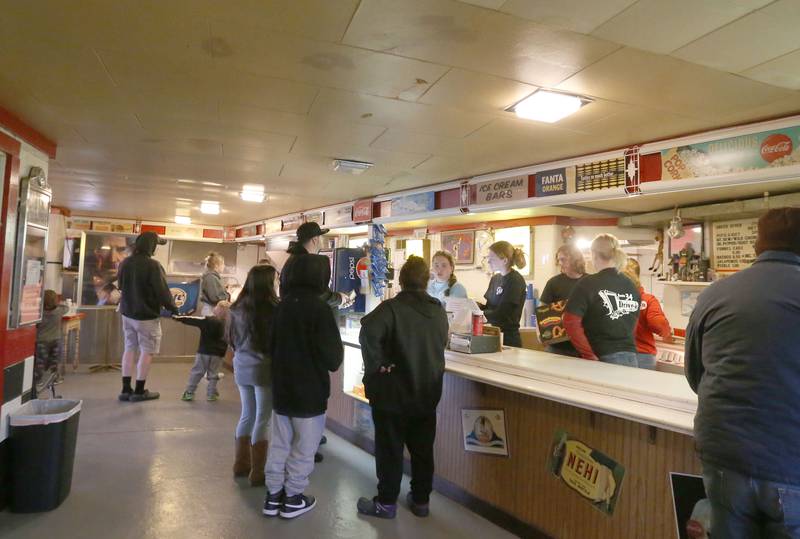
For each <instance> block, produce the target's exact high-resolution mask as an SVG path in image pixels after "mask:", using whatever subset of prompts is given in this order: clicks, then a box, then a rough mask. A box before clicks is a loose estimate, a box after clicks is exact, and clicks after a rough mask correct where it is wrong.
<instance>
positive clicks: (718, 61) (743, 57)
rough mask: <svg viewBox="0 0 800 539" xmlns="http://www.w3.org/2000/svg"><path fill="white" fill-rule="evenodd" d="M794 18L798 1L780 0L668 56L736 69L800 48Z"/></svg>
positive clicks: (797, 15)
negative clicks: (747, 37) (744, 37)
mask: <svg viewBox="0 0 800 539" xmlns="http://www.w3.org/2000/svg"><path fill="white" fill-rule="evenodd" d="M798 21H800V2H798V1H797V0H780V1H778V2H775V3H774V4H770V5H769V6H767V7H765V8H763V9H761V10H759V11H756V12H754V13H751V14H750V15H747V16H745V17H742V18H741V19H739V20H736V21H734V22H732V23H731V24H729V25H727V26H723V27H722V28H720V29H719V30H716V31H714V32H712V33H710V34H708V35H706V36H703V37H701V38H700V39H698V40H697V41H694V42H692V43H689V44H688V45H687V46H685V47H682V48H680V49H678V50H677V51H675V52H674V53H672V56H675V57H677V58H682V59H684V60H687V61H689V62H694V63H696V64H702V65H705V66H708V67H712V68H714V69H719V70H722V71H730V72H731V73H738V72H740V71H744V70H745V69H747V68H750V67H753V66H758V65H759V64H762V63H764V62H767V61H769V60H772V59H774V58H776V57H778V56H782V55H784V54H786V53H788V52H791V51H793V50H796V49H798V48H800V33H798V31H797V23H798ZM742 36H758V39H753V40H750V39H742Z"/></svg>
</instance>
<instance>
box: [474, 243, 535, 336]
mask: <svg viewBox="0 0 800 539" xmlns="http://www.w3.org/2000/svg"><path fill="white" fill-rule="evenodd" d="M513 266H516V267H518V268H522V267H525V255H524V254H523V253H522V250H521V249H516V248H514V246H513V245H511V244H510V243H508V242H507V241H498V242H495V243H493V244H492V245H490V246H489V267H490V268H491V269H492V271H493V272H496V273H495V275H493V276H492V279H491V280H490V281H489V288H488V289H487V290H486V293H485V294H484V295H483V297H484V298H486V304H485V305H484V304H479V305H480V308H481V309H483V314H484V316H486V320H488V321H489V323H490V324H492V325H495V326H498V327H499V328H500V331H502V332H503V344H504V345H506V346H516V347H522V338H521V337H520V334H519V320H520V318H522V308H523V307H524V306H525V279H523V278H522V275H520V274H519V272H518V271H517V270H515V269H513Z"/></svg>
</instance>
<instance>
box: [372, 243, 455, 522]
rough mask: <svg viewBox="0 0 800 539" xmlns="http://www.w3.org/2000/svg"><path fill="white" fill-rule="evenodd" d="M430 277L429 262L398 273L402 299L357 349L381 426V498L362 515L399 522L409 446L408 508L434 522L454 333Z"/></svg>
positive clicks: (388, 305)
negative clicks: (439, 437) (436, 460)
mask: <svg viewBox="0 0 800 539" xmlns="http://www.w3.org/2000/svg"><path fill="white" fill-rule="evenodd" d="M429 274H430V269H429V268H428V265H427V264H426V263H425V261H423V260H422V259H421V258H419V257H416V256H412V257H410V258H409V259H408V261H407V262H406V263H405V265H403V268H402V269H401V270H400V287H401V288H402V292H400V293H399V294H398V295H397V297H395V298H393V299H390V300H388V301H384V302H383V303H381V304H380V305H379V306H378V308H376V309H375V310H374V311H373V312H372V313H370V314H368V315H367V316H365V317H364V318H362V319H361V335H360V338H359V342H360V343H361V354H362V357H363V359H364V386H365V389H366V394H367V398H368V399H369V403H370V406H371V407H372V421H373V422H374V423H375V468H376V471H377V475H378V496H376V497H375V498H372V499H368V498H361V499H360V500H358V512H359V513H362V514H365V515H370V516H376V517H380V518H394V516H395V513H396V511H397V497H398V496H399V494H400V481H401V479H402V477H403V446H404V445H405V446H406V447H408V451H409V453H410V454H411V475H412V479H411V492H410V493H409V494H408V498H407V500H408V504H409V506H410V508H411V511H412V512H413V513H414V514H415V515H417V516H427V514H428V500H429V497H430V493H431V489H432V488H433V442H434V439H435V437H436V406H437V405H438V404H439V399H440V398H441V396H442V379H443V377H444V348H445V345H446V344H447V330H448V323H447V314H446V313H445V311H444V309H443V308H442V306H441V304H440V303H439V301H438V300H436V299H434V298H432V297H431V296H429V295H428V294H427V292H426V291H425V290H426V288H427V286H428V277H429ZM412 337H413V338H412Z"/></svg>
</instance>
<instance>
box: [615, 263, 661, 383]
mask: <svg viewBox="0 0 800 539" xmlns="http://www.w3.org/2000/svg"><path fill="white" fill-rule="evenodd" d="M624 273H625V275H626V276H627V277H628V278H629V279H630V280H631V281H633V284H635V285H636V287H637V288H638V289H639V295H640V296H642V306H641V309H640V311H639V321H638V322H637V323H636V333H635V337H636V359H637V361H638V363H639V368H640V369H650V370H655V368H656V340H655V338H654V337H653V334H654V333H655V334H657V335H658V336H660V337H661V338H662V339H663V340H664V342H666V343H670V342H672V340H673V339H672V328H671V327H670V326H669V321H668V320H667V317H666V316H664V311H663V310H661V304H660V303H659V302H658V300H657V299H656V297H655V296H654V295H653V294H648V293H647V292H645V291H644V287H643V286H642V283H641V282H640V281H639V262H637V261H636V260H635V259H633V258H629V259H628V263H627V265H626V266H625V270H624Z"/></svg>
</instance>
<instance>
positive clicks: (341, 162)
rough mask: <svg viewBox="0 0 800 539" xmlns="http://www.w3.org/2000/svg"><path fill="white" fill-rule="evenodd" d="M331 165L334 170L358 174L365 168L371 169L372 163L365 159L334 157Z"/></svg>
mask: <svg viewBox="0 0 800 539" xmlns="http://www.w3.org/2000/svg"><path fill="white" fill-rule="evenodd" d="M331 166H332V168H333V170H335V171H336V172H345V173H347V174H356V175H358V174H362V173H363V172H364V171H365V170H369V169H371V168H372V167H373V164H372V163H368V162H366V161H353V160H352V159H334V160H333V163H332V164H331Z"/></svg>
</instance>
